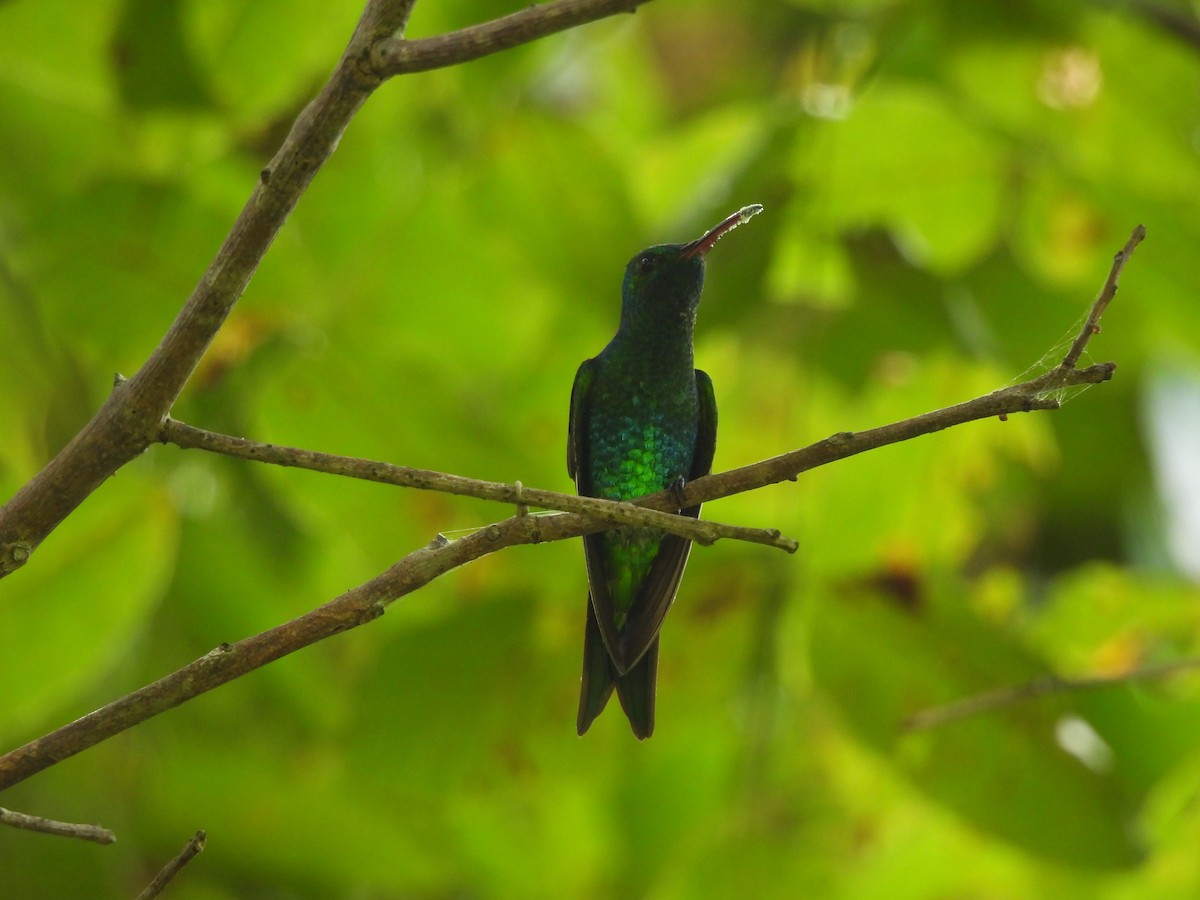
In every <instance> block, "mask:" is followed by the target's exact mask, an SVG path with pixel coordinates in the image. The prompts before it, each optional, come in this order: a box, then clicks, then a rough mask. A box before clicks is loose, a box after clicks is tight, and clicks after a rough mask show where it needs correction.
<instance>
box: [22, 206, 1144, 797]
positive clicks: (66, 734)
mask: <svg viewBox="0 0 1200 900" xmlns="http://www.w3.org/2000/svg"><path fill="white" fill-rule="evenodd" d="M1143 234H1144V230H1143V229H1142V227H1141V226H1140V225H1139V226H1138V228H1137V229H1135V231H1134V233H1133V236H1132V237H1131V238H1130V243H1128V244H1126V248H1125V250H1124V251H1122V252H1123V254H1124V255H1122V254H1118V255H1117V258H1116V259H1114V261H1113V270H1112V272H1110V275H1109V282H1111V283H1112V291H1113V292H1114V293H1115V290H1116V280H1117V278H1118V277H1119V275H1120V272H1121V268H1122V267H1123V266H1124V263H1125V260H1126V258H1127V256H1128V252H1130V251H1132V249H1133V247H1135V246H1136V245H1137V241H1140V240H1141V235H1143ZM1134 238H1136V240H1134ZM1109 282H1106V286H1107V284H1108V283H1109ZM1107 293H1109V292H1108V290H1107V287H1106V289H1105V290H1102V291H1101V295H1100V297H1099V298H1098V299H1097V300H1096V302H1095V303H1094V304H1093V307H1092V311H1093V313H1095V310H1096V307H1097V305H1098V304H1101V303H1103V304H1104V305H1107V303H1108V301H1109V300H1111V299H1112V297H1111V296H1108V298H1107V299H1105V295H1106V294H1107ZM1095 317H1096V318H1098V315H1096V316H1095ZM1092 318H1093V316H1091V315H1089V321H1091V320H1092ZM1094 334H1095V331H1094V330H1086V329H1085V332H1084V335H1085V339H1084V342H1083V343H1084V345H1086V343H1087V341H1088V340H1090V338H1091V337H1092V335H1094ZM1073 349H1074V348H1072V350H1073ZM1080 352H1082V347H1081V348H1080ZM1115 368H1116V366H1115V365H1114V364H1113V363H1103V364H1100V365H1095V366H1090V367H1088V368H1086V369H1082V370H1077V369H1075V368H1074V367H1073V366H1068V365H1067V362H1066V360H1064V361H1063V363H1062V364H1060V365H1059V366H1057V367H1056V368H1054V369H1052V370H1050V371H1049V372H1047V373H1045V374H1044V375H1041V376H1039V377H1037V378H1034V379H1031V380H1029V381H1025V382H1022V383H1021V384H1018V385H1013V386H1012V387H1009V388H1005V389H1004V390H1000V391H995V392H993V393H991V394H988V395H986V396H983V397H978V398H976V399H975V400H970V401H968V402H966V403H960V404H957V405H956V406H951V407H947V408H946V409H940V410H936V411H934V412H929V413H925V414H924V415H920V416H915V417H914V418H911V419H905V420H903V421H901V422H895V423H892V424H890V425H883V426H880V427H878V428H872V429H868V430H866V431H860V432H858V433H850V432H844V433H842V434H835V435H833V436H832V437H829V438H826V439H825V440H823V441H819V442H818V443H816V444H812V445H810V446H809V447H805V448H803V449H800V450H795V451H793V452H791V453H786V454H784V455H782V456H777V457H775V458H774V459H768V460H764V461H763V462H760V463H756V464H754V465H752V466H745V467H743V468H741V469H734V470H732V471H729V472H722V473H721V474H719V475H707V476H705V477H703V478H697V479H696V480H695V481H690V482H688V483H687V484H686V485H685V486H684V490H683V493H684V502H685V504H686V505H688V506H691V505H694V504H697V503H703V502H707V501H710V500H716V499H719V498H721V497H728V496H731V495H733V494H738V493H743V492H745V491H750V490H754V489H756V488H761V487H765V486H766V485H768V484H774V483H776V482H779V481H784V480H789V479H795V477H796V476H797V475H799V474H800V473H801V472H805V471H808V470H809V469H813V468H816V467H817V466H821V465H825V464H827V463H830V462H834V461H835V460H839V459H844V458H846V457H848V456H854V455H856V454H858V453H862V452H864V451H866V450H871V449H874V448H876V447H882V446H885V445H887V444H893V443H896V442H898V441H903V440H908V439H909V438H912V437H916V436H917V435H921V434H931V433H933V432H936V431H940V430H942V429H943V428H948V427H950V426H951V425H958V424H962V423H964V422H969V421H972V420H975V419H983V418H990V417H992V416H1001V417H1003V416H1006V415H1008V414H1010V413H1018V412H1030V411H1032V410H1035V409H1056V408H1057V407H1058V401H1057V400H1054V399H1053V398H1049V397H1046V396H1044V392H1045V391H1046V390H1047V389H1055V390H1057V389H1058V388H1061V387H1067V386H1071V385H1076V384H1097V383H1099V382H1102V381H1107V380H1108V379H1109V378H1111V377H1112V373H1113V371H1114V370H1115ZM677 502H678V500H677V498H675V497H673V496H672V494H671V492H669V491H662V492H660V493H658V494H654V495H651V496H649V497H643V498H641V499H640V500H638V501H635V503H636V505H638V506H645V507H649V508H652V509H660V510H668V509H671V508H673V507H674V505H675V504H676V503H677ZM608 527H610V526H608V525H606V524H604V523H599V522H596V521H595V520H594V519H591V518H589V517H587V516H583V515H577V514H573V513H564V514H562V515H558V516H546V517H541V516H529V515H517V516H513V517H511V518H509V519H506V520H505V521H503V522H498V523H496V524H493V525H489V526H488V527H486V528H482V529H480V530H479V531H476V532H473V533H472V534H469V535H467V536H466V537H463V538H461V539H459V540H456V541H446V540H445V539H444V538H441V539H437V540H434V541H433V542H431V543H430V544H429V545H428V546H426V547H423V548H421V549H420V550H416V551H414V552H412V553H410V554H408V555H407V556H405V557H404V558H403V559H401V560H400V561H399V562H397V563H395V564H394V565H393V566H392V567H391V568H389V569H388V570H387V571H386V572H384V573H382V574H381V575H378V576H377V577H375V578H373V579H371V580H370V581H368V582H366V583H365V584H363V585H360V586H359V587H356V588H353V589H351V590H349V591H347V592H346V593H344V594H342V595H341V596H339V597H336V598H334V599H333V600H330V601H329V602H328V603H326V604H324V605H323V606H320V607H318V608H316V609H314V610H312V611H311V612H308V613H306V614H305V615H303V616H300V617H299V618H297V619H294V620H292V621H290V622H285V623H284V624H282V625H277V626H276V627H274V628H272V629H269V630H268V631H264V632H262V633H260V634H257V635H254V636H253V637H248V638H245V639H243V640H241V641H238V642H237V643H236V644H222V645H221V646H220V647H218V648H217V649H215V650H213V651H212V652H210V653H207V654H205V655H204V656H203V657H201V658H200V659H198V660H196V661H195V662H192V663H190V664H188V665H186V666H184V667H183V668H181V669H179V670H177V671H175V672H173V673H172V674H170V675H167V676H166V677H164V678H162V679H160V680H158V681H156V682H154V683H153V684H149V685H146V686H145V687H142V688H139V689H138V690H136V691H134V692H133V693H130V694H127V695H126V696H124V697H121V698H120V699H118V700H115V701H113V702H112V703H109V704H108V705H107V706H104V707H102V708H100V709H98V710H96V711H95V712H92V713H89V714H88V715H86V716H84V717H83V718H81V719H77V720H76V721H74V722H72V723H70V724H69V725H65V726H63V727H62V728H59V729H58V730H56V731H53V732H51V733H50V734H47V735H45V736H44V737H41V738H38V739H36V740H34V741H31V742H30V743H28V744H26V745H25V746H23V747H19V748H17V749H16V750H13V751H11V752H10V753H8V754H6V755H5V756H3V757H0V790H4V789H5V788H8V787H11V786H12V785H14V784H17V783H18V782H21V781H23V780H25V779H26V778H29V777H30V776H32V775H35V774H36V773H38V772H40V771H42V770H43V769H45V768H48V767H49V766H52V765H54V764H55V763H58V762H61V761H62V760H64V759H66V758H67V757H69V756H73V755H75V754H76V753H79V752H80V751H82V750H86V749H87V748H88V747H92V746H94V745H96V744H98V743H100V742H101V741H104V740H107V739H108V738H110V737H112V736H113V735H116V734H119V733H120V732H122V731H124V730H126V729H127V728H132V727H133V726H134V725H137V724H139V723H140V722H144V721H145V720H146V719H149V718H152V717H153V716H156V715H158V714H159V713H161V712H165V711H166V710H168V709H172V708H174V707H176V706H178V705H180V704H181V703H184V702H186V701H188V700H191V699H192V698H194V697H197V696H199V695H201V694H203V693H206V692H208V691H210V690H212V689H213V688H215V687H219V686H220V685H222V684H225V683H227V682H229V681H232V680H233V679H234V678H237V677H239V676H241V675H244V674H246V673H247V672H250V671H253V670H254V669H257V668H258V667H260V666H263V665H266V664H267V663H269V662H271V661H273V660H276V659H279V658H280V657H283V656H286V655H288V654H290V653H293V652H295V651H296V650H299V649H301V648H302V647H307V646H308V645H309V644H312V643H315V642H317V641H319V640H323V639H324V638H327V637H331V636H333V635H335V634H339V633H341V632H343V631H348V630H349V629H351V628H356V627H357V626H359V625H363V624H365V623H367V622H370V621H373V620H374V619H376V618H378V617H379V616H381V615H382V614H383V612H384V610H385V609H386V608H387V606H389V605H390V604H391V603H393V602H395V601H396V600H398V599H400V598H401V597H404V596H405V595H407V594H410V593H412V592H413V591H415V590H417V589H418V588H420V587H422V586H423V585H425V584H428V583H429V582H430V581H432V580H433V579H434V578H437V577H438V576H439V575H442V574H444V573H446V572H448V571H450V570H451V569H454V568H457V567H458V566H461V565H464V564H465V563H467V562H470V561H471V560H474V559H479V558H480V557H482V556H486V555H487V554H489V553H494V552H495V551H497V550H501V549H503V548H505V547H512V546H516V545H518V544H536V543H539V542H543V541H556V540H563V539H566V538H571V537H578V536H580V535H583V534H592V533H594V532H597V531H603V530H604V529H606V528H608Z"/></svg>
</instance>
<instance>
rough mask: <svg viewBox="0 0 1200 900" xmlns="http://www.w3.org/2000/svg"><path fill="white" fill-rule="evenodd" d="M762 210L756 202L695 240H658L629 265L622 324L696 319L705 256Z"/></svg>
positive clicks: (624, 285)
mask: <svg viewBox="0 0 1200 900" xmlns="http://www.w3.org/2000/svg"><path fill="white" fill-rule="evenodd" d="M760 212H762V206H761V205H760V204H758V203H755V204H753V205H751V206H745V207H742V208H741V209H739V210H738V211H737V212H735V213H734V214H733V215H731V216H728V217H726V218H725V219H723V220H722V221H721V222H720V223H719V224H717V225H716V226H714V227H713V228H710V229H709V230H708V231H706V232H705V233H704V234H703V235H701V236H700V237H698V238H697V239H696V240H694V241H689V242H688V243H686V244H658V245H657V246H654V247H649V248H648V249H646V250H643V251H642V252H641V253H639V254H638V255H637V256H635V257H634V258H633V259H631V260H630V261H629V264H628V265H627V266H626V267H625V280H624V282H623V284H622V286H621V296H622V298H623V302H622V304H621V324H622V326H624V325H626V324H632V322H633V320H641V321H650V322H660V323H661V322H668V321H671V320H675V321H677V322H678V321H679V320H680V319H682V320H683V321H684V322H686V323H687V324H689V325H690V324H691V323H692V322H694V321H695V316H696V307H697V306H699V305H700V290H701V288H703V287H704V260H705V258H706V257H707V256H708V251H709V250H711V249H712V248H713V245H715V244H716V243H717V241H719V240H720V239H721V237H722V236H723V235H725V234H727V233H728V232H730V231H732V230H733V229H735V228H737V227H738V226H739V225H741V224H742V223H743V222H748V221H749V220H750V218H751V216H755V215H757V214H758V213H760Z"/></svg>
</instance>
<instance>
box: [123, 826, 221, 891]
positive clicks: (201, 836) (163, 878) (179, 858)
mask: <svg viewBox="0 0 1200 900" xmlns="http://www.w3.org/2000/svg"><path fill="white" fill-rule="evenodd" d="M207 843H208V834H207V833H205V832H204V830H203V829H201V830H200V831H197V832H196V833H195V834H193V835H192V837H191V840H189V841H188V842H187V843H186V844H184V845H183V849H182V850H180V851H179V852H178V853H177V854H175V857H174V858H173V859H172V860H171V861H170V862H169V863H167V864H166V865H165V866H163V867H162V869H160V870H159V873H158V874H157V875H155V876H154V880H153V881H151V882H150V883H149V884H148V885H146V887H145V888H144V889H143V890H142V892H141V893H140V894H138V895H137V897H136V898H134V900H153V898H154V897H157V896H159V895H160V894H161V893H162V892H163V888H165V887H166V886H167V885H168V884H170V883H171V881H173V880H174V878H175V876H176V875H178V874H179V873H180V872H181V871H183V867H184V866H186V865H187V864H188V863H190V862H191V861H192V860H193V859H195V857H196V856H198V855H199V854H201V853H203V852H204V847H205V845H206V844H207Z"/></svg>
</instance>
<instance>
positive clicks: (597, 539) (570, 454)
mask: <svg viewBox="0 0 1200 900" xmlns="http://www.w3.org/2000/svg"><path fill="white" fill-rule="evenodd" d="M596 370H597V363H596V360H595V359H594V358H593V359H588V360H584V362H583V364H582V365H581V366H580V367H579V371H578V372H576V373H575V383H574V384H573V385H572V386H571V414H570V418H569V420H568V423H567V474H568V475H570V476H571V477H572V478H573V479H575V488H576V490H578V491H579V493H580V494H582V495H583V496H586V497H590V496H594V494H593V491H592V479H591V477H590V476H589V474H588V473H589V472H590V471H591V465H590V456H591V448H590V447H589V445H588V419H589V418H590V413H591V390H592V385H593V384H594V383H595V380H596ZM583 550H584V562H585V563H586V564H587V573H588V586H589V587H590V588H591V593H590V598H589V600H588V609H589V615H593V612H592V611H594V618H595V620H596V627H597V629H598V631H599V635H600V636H601V637H602V638H603V646H604V647H605V648H606V649H607V651H608V655H609V656H610V657H612V659H613V661H614V663H616V664H617V665H618V669H619V673H624V671H625V668H624V667H621V666H620V663H619V660H620V658H621V657H620V652H621V651H620V640H621V634H620V632H619V631H618V630H617V618H616V612H615V610H614V607H613V601H612V597H611V596H610V595H609V592H608V579H607V577H606V576H605V574H604V536H603V535H600V534H589V535H585V536H584V538H583ZM589 634H590V632H589ZM584 677H585V679H586V677H587V672H586V671H585V673H584ZM584 690H585V692H586V690H587V685H586V684H585V685H584ZM607 698H608V695H607V694H606V695H605V697H604V699H605V700H607ZM597 712H599V710H597Z"/></svg>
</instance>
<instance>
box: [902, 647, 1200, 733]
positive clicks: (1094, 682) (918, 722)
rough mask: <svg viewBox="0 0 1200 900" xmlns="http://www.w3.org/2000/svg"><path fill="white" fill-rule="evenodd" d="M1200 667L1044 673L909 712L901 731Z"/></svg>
mask: <svg viewBox="0 0 1200 900" xmlns="http://www.w3.org/2000/svg"><path fill="white" fill-rule="evenodd" d="M1198 669H1200V659H1178V660H1175V661H1173V662H1167V663H1159V664H1158V665H1153V666H1144V667H1142V668H1140V669H1133V670H1131V671H1129V672H1123V673H1122V674H1120V675H1093V676H1090V677H1086V678H1060V677H1059V676H1057V675H1043V676H1041V677H1039V678H1034V679H1032V680H1031V681H1026V682H1025V683H1023V684H1015V685H1011V686H1009V687H1003V688H997V689H996V690H994V691H988V692H986V693H983V694H975V695H974V696H972V697H964V698H963V699H962V700H956V701H954V702H953V703H947V704H945V705H944V706H934V707H931V708H930V709H923V710H921V711H920V712H917V713H914V714H913V715H911V716H909V717H908V718H907V719H906V720H905V721H904V723H903V725H901V731H923V730H925V729H928V728H938V727H940V726H942V725H948V724H949V723H951V722H957V721H960V720H962V719H967V718H970V717H971V716H978V715H982V714H983V713H988V712H994V711H995V710H997V709H1003V708H1005V707H1008V706H1015V705H1016V704H1018V703H1024V702H1026V701H1028V700H1034V699H1036V698H1038V697H1046V696H1049V695H1056V694H1073V693H1079V692H1080V691H1097V690H1102V689H1104V688H1110V687H1117V686H1120V685H1123V684H1134V683H1136V682H1139V681H1154V680H1157V679H1159V678H1168V677H1170V676H1172V675H1178V674H1179V673H1181V672H1194V671H1196V670H1198Z"/></svg>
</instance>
